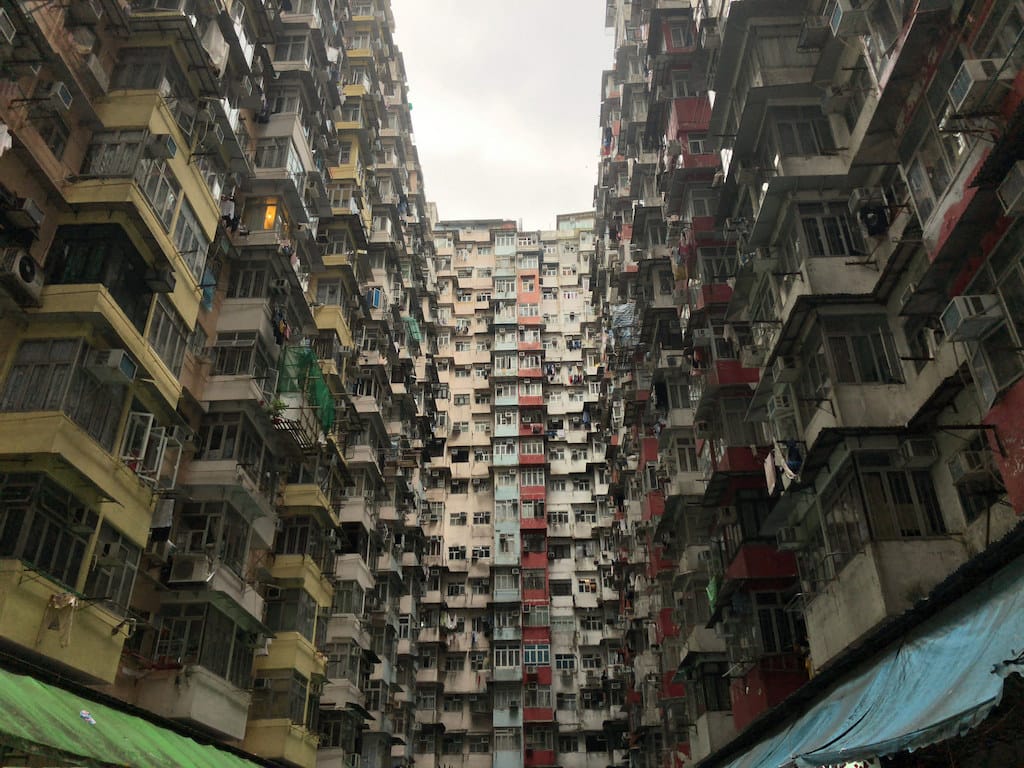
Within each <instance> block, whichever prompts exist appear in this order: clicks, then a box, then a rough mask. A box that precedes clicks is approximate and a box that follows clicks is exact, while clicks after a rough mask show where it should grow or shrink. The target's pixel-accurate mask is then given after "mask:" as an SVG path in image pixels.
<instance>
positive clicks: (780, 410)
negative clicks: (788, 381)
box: [768, 392, 793, 420]
mask: <svg viewBox="0 0 1024 768" xmlns="http://www.w3.org/2000/svg"><path fill="white" fill-rule="evenodd" d="M792 412H793V398H792V397H790V395H789V393H788V392H780V393H778V394H775V395H772V396H771V397H770V398H768V418H769V419H773V420H774V419H778V418H779V417H781V416H786V415H789V414H791V413H792Z"/></svg>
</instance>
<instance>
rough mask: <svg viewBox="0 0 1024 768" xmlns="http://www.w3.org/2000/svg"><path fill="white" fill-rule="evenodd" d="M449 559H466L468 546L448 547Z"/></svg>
mask: <svg viewBox="0 0 1024 768" xmlns="http://www.w3.org/2000/svg"><path fill="white" fill-rule="evenodd" d="M448 559H449V560H465V559H466V547H465V546H456V547H448Z"/></svg>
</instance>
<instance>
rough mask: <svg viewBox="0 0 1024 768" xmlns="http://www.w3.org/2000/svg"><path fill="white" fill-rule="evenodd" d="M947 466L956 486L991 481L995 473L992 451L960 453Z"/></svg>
mask: <svg viewBox="0 0 1024 768" xmlns="http://www.w3.org/2000/svg"><path fill="white" fill-rule="evenodd" d="M946 466H947V467H949V475H950V477H951V478H952V479H953V484H954V485H963V484H964V483H975V482H986V481H990V480H991V479H992V477H993V474H994V473H995V466H994V464H993V462H992V452H991V451H960V452H959V453H957V454H956V455H955V456H954V457H953V458H951V459H950V460H949V461H948V462H946Z"/></svg>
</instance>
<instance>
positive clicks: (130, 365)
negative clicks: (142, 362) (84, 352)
mask: <svg viewBox="0 0 1024 768" xmlns="http://www.w3.org/2000/svg"><path fill="white" fill-rule="evenodd" d="M85 368H86V370H87V371H89V373H91V374H92V375H93V376H94V377H95V378H96V379H97V380H98V381H102V382H104V383H107V384H128V383H130V382H132V381H134V380H135V374H136V373H138V370H139V366H138V364H137V363H136V362H135V361H134V360H132V359H131V357H130V356H129V355H128V353H127V352H125V351H124V350H123V349H94V350H93V351H92V352H90V353H89V357H88V361H87V362H86V365H85Z"/></svg>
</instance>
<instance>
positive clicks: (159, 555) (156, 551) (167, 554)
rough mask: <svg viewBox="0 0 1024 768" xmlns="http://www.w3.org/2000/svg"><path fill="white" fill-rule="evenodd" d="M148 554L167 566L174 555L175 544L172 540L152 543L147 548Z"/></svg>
mask: <svg viewBox="0 0 1024 768" xmlns="http://www.w3.org/2000/svg"><path fill="white" fill-rule="evenodd" d="M146 554H147V555H149V556H150V557H151V558H152V559H153V560H156V561H157V562H159V563H164V564H166V563H167V562H168V561H169V560H170V559H171V555H173V554H174V542H173V541H171V540H170V539H167V540H165V541H151V542H149V546H147V547H146Z"/></svg>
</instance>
